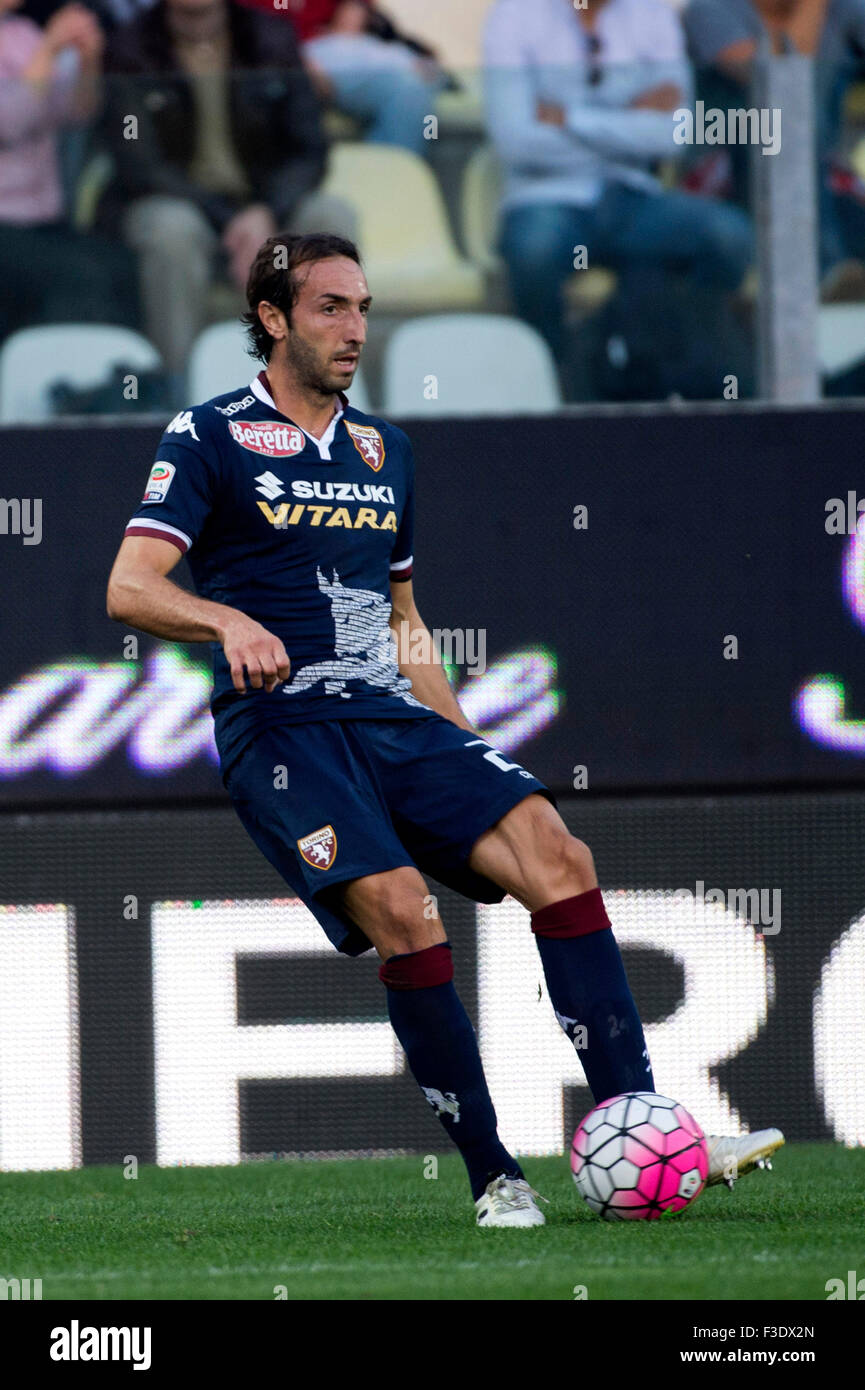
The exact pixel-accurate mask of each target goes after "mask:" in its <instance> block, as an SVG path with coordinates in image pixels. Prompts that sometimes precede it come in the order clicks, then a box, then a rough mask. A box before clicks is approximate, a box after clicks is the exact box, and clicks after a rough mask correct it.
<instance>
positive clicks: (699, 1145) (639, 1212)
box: [571, 1091, 709, 1221]
mask: <svg viewBox="0 0 865 1390" xmlns="http://www.w3.org/2000/svg"><path fill="white" fill-rule="evenodd" d="M571 1172H572V1173H573V1175H574V1182H575V1183H576V1184H577V1188H578V1190H579V1191H580V1192H581V1193H582V1195H583V1197H584V1198H585V1199H586V1201H587V1202H588V1204H589V1206H590V1207H591V1209H592V1211H595V1212H597V1213H598V1215H599V1216H602V1217H603V1218H604V1220H605V1221H653V1220H655V1219H657V1217H659V1216H664V1215H665V1214H666V1213H667V1212H671V1213H672V1212H677V1211H683V1210H684V1208H685V1207H687V1206H690V1204H691V1202H693V1201H694V1200H695V1198H697V1197H699V1195H700V1193H701V1192H702V1190H703V1188H704V1187H705V1185H706V1178H707V1177H708V1175H709V1153H708V1150H707V1148H706V1137H705V1135H704V1134H703V1131H702V1130H701V1128H700V1126H699V1125H698V1124H697V1121H696V1120H695V1119H694V1118H693V1117H692V1116H691V1115H689V1114H688V1112H687V1110H686V1109H685V1107H684V1105H680V1104H679V1103H678V1101H675V1100H670V1099H669V1097H668V1096H656V1095H654V1094H653V1093H652V1092H651V1091H629V1092H627V1093H626V1094H625V1095H621V1096H612V1097H611V1098H610V1099H609V1100H605V1101H602V1103H601V1104H600V1105H596V1106H595V1108H594V1110H591V1111H590V1112H589V1114H588V1115H587V1116H586V1118H585V1119H584V1120H583V1122H582V1124H581V1125H580V1127H579V1129H578V1130H577V1132H576V1134H575V1135H574V1138H573V1143H572V1144H571Z"/></svg>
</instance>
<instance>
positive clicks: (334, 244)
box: [242, 232, 361, 362]
mask: <svg viewBox="0 0 865 1390" xmlns="http://www.w3.org/2000/svg"><path fill="white" fill-rule="evenodd" d="M335 256H347V257H348V259H349V260H350V261H356V262H357V264H358V265H360V263H361V261H360V252H359V251H358V249H357V247H356V246H355V244H354V242H353V241H347V240H346V238H345V237H341V236H331V235H329V234H327V233H324V232H312V233H310V234H309V235H308V236H287V235H285V234H283V235H281V236H280V235H277V236H272V237H268V239H267V241H265V242H263V243H262V245H261V246H260V247H259V248H258V254H257V255H256V257H255V260H254V261H253V263H252V269H251V270H250V272H249V279H248V280H247V282H246V302H247V304H248V305H249V308H248V309H247V311H246V313H245V314H243V315H242V322H243V323H245V324H246V331H247V335H248V338H249V343H248V346H247V352H249V354H250V356H252V357H258V358H260V359H261V361H262V362H267V361H269V359H270V354H271V352H272V350H273V338H271V336H270V334H269V333H268V331H267V329H266V328H265V326H264V324H263V323H262V322H261V319H260V318H259V317H258V306H259V304H260V303H261V301H262V300H263V299H266V300H267V301H268V302H269V303H270V304H273V305H274V306H275V308H277V309H281V310H282V312H283V313H284V314H285V317H286V319H287V320H288V322H289V323H291V311H292V309H293V308H294V306H295V304H296V303H297V300H298V296H299V295H300V291H301V286H302V284H303V278H302V277H301V276H299V275H298V271H299V270H300V268H301V266H304V265H312V264H314V262H316V261H329V260H332V259H333V258H334V257H335Z"/></svg>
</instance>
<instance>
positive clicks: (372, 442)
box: [345, 420, 385, 473]
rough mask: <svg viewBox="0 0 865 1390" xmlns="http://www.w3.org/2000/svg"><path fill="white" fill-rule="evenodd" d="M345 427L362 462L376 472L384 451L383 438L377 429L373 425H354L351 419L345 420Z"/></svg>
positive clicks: (382, 460) (382, 461)
mask: <svg viewBox="0 0 865 1390" xmlns="http://www.w3.org/2000/svg"><path fill="white" fill-rule="evenodd" d="M345 427H346V429H347V430H348V432H349V435H350V436H351V442H352V444H353V445H354V447H355V448H356V449H357V452H358V453H359V454H360V456H361V458H362V459H363V461H364V463H368V464H369V466H370V468H371V469H372V470H373V472H374V473H377V472H378V470H379V469H380V468H381V466H382V464H383V463H384V453H385V450H384V440H383V439H382V437H381V435H380V434H379V432H378V430H377V429H376V428H375V426H374V425H356V424H355V422H354V421H353V420H346V422H345Z"/></svg>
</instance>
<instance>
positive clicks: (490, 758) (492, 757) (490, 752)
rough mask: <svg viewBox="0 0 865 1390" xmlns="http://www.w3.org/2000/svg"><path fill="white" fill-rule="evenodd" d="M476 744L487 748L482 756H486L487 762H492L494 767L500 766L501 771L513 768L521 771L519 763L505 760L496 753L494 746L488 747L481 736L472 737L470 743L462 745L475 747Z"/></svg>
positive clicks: (510, 770)
mask: <svg viewBox="0 0 865 1390" xmlns="http://www.w3.org/2000/svg"><path fill="white" fill-rule="evenodd" d="M478 744H480V746H481V747H482V748H486V749H487V752H486V753H484V757H485V758H486V760H487V762H488V763H492V764H493V766H494V767H498V768H501V770H502V772H513V771H514V770H515V769H516V770H517V771H519V772H521V771H522V768H521V767H520V765H519V763H508V762H505V759H504V758H503V757H502V755H501V753H497V752H496V750H495V748H490V746H489V744H488V743H486V742H485V740H484V739H482V738H473V739H472V740H471V742H470V743H466V744H464V747H465V748H476V747H477V746H478Z"/></svg>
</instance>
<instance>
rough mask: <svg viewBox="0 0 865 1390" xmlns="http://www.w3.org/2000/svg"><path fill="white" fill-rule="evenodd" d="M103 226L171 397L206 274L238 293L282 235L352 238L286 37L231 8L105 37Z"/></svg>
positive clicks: (150, 19) (173, 17) (205, 1)
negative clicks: (116, 225)
mask: <svg viewBox="0 0 865 1390" xmlns="http://www.w3.org/2000/svg"><path fill="white" fill-rule="evenodd" d="M106 67H107V70H108V72H109V74H110V80H109V82H108V83H107V93H106V123H105V124H106V135H107V140H108V142H109V145H110V147H111V149H112V152H113V154H114V158H115V163H116V176H115V182H114V185H113V186H112V188H111V189H109V191H108V194H107V196H106V198H105V199H104V200H103V208H102V216H103V218H104V219H105V220H106V222H107V223H108V224H109V225H110V223H111V222H112V221H117V220H119V221H120V224H121V225H122V227H123V231H124V235H125V237H126V238H127V240H128V242H129V244H130V245H131V246H132V247H133V248H134V249H135V250H136V251H137V252H138V256H139V266H140V272H141V292H142V300H143V304H144V312H145V318H146V322H147V330H148V334H149V336H150V338H151V339H152V341H153V342H154V343H155V344H156V346H157V347H158V348H159V350H160V352H161V353H162V356H163V360H164V362H165V365H166V368H167V370H168V372H169V374H170V375H172V376H173V377H174V379H175V384H176V386H177V389H178V390H181V389H182V386H181V381H182V373H183V370H184V368H185V364H186V359H187V355H188V352H189V349H190V347H191V345H192V343H193V341H194V340H195V337H196V336H197V334H198V333H199V331H200V330H201V328H202V327H203V326H204V324H205V322H206V321H207V310H208V298H209V293H210V287H211V283H212V281H213V277H214V274H215V273H216V274H218V275H221V276H222V277H223V278H227V279H228V280H229V281H230V283H231V284H232V285H234V286H235V287H236V289H237V291H238V292H239V293H240V292H242V291H243V289H244V287H245V285H246V278H247V275H248V273H249V268H250V266H251V264H252V261H253V259H254V257H255V253H256V252H257V250H258V248H259V246H260V245H261V243H262V242H263V241H265V240H266V239H267V237H269V236H272V235H273V234H274V233H275V232H277V231H278V230H280V229H285V230H287V231H292V232H299V231H332V232H336V233H339V234H340V235H352V234H353V233H354V230H355V222H354V215H353V213H352V212H351V210H350V208H348V206H347V205H346V204H345V203H343V202H342V201H341V200H340V199H338V198H333V197H330V196H328V195H325V194H322V193H316V192H315V190H316V188H317V187H318V185H319V183H320V182H321V179H322V175H323V173H324V169H325V157H326V145H325V139H324V135H323V132H322V128H321V120H320V112H319V107H318V101H317V99H316V96H315V93H314V91H313V89H312V85H311V83H310V79H309V77H308V75H307V73H306V71H305V69H304V67H303V64H302V62H301V59H300V54H299V51H298V46H297V40H296V39H295V36H294V32H293V30H292V28H291V26H290V25H287V24H285V23H284V21H283V20H281V19H277V18H276V17H274V16H273V15H263V14H258V13H255V12H253V11H251V10H248V9H242V8H239V7H238V6H235V5H229V4H228V3H226V0H160V2H159V3H158V4H156V5H155V6H154V7H153V8H152V9H150V10H148V11H147V12H146V13H144V14H142V15H140V16H139V17H138V19H136V20H135V21H134V22H133V23H132V24H128V25H125V26H123V27H122V28H120V29H118V30H117V31H116V33H115V34H114V35H113V36H112V38H111V40H110V42H109V46H108V51H107V57H106Z"/></svg>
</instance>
